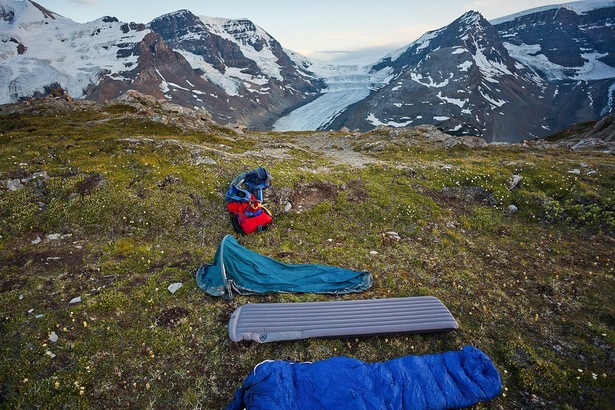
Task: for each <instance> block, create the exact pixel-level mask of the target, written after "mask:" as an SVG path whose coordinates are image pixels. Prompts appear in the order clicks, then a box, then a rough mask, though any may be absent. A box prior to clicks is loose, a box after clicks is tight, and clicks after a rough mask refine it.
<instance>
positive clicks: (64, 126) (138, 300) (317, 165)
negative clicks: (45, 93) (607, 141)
mask: <svg viewBox="0 0 615 410" xmlns="http://www.w3.org/2000/svg"><path fill="white" fill-rule="evenodd" d="M15 107H17V108H15ZM15 107H11V109H10V110H9V109H8V108H6V109H3V110H2V111H0V114H2V115H0V181H2V186H3V188H0V336H1V337H0V407H2V408H32V407H41V408H73V409H74V408H84V409H86V408H88V409H89V408H117V407H130V408H208V409H209V408H211V409H216V408H223V407H224V406H225V405H226V404H227V403H228V402H229V401H230V400H231V397H232V395H233V393H234V391H235V389H236V388H237V387H238V386H239V385H240V384H241V382H242V380H243V379H244V377H245V376H246V375H247V374H248V373H249V372H250V371H251V369H252V368H253V367H254V366H255V365H256V364H258V363H259V362H261V361H263V360H266V359H288V360H297V361H314V360H321V359H326V358H330V357H333V356H342V355H343V356H349V357H354V358H357V359H360V360H364V361H368V362H374V361H383V360H388V359H393V358H396V357H400V356H405V355H420V354H431V353H440V352H444V351H448V350H456V349H460V348H462V347H463V346H465V345H472V346H475V347H477V348H479V349H481V350H483V351H484V352H485V353H487V354H488V355H489V356H490V357H491V358H492V360H493V361H494V363H495V364H496V366H497V368H498V369H499V371H500V373H501V376H502V379H503V385H504V389H503V392H502V394H501V395H500V396H499V397H498V398H496V399H495V400H493V401H491V402H489V403H484V404H479V405H478V406H476V408H481V409H509V408H549V409H553V408H558V409H567V408H570V409H571V408H596V409H606V408H610V407H611V406H612V404H613V402H614V401H615V384H614V382H613V380H614V379H613V366H614V357H615V356H614V350H613V349H614V346H615V332H614V328H613V324H614V323H615V320H614V306H615V286H614V283H613V267H614V261H613V255H614V253H613V250H614V249H615V247H614V244H615V242H614V239H613V234H614V232H615V205H614V202H615V161H614V157H613V155H611V154H608V153H603V152H574V151H571V150H564V149H558V148H544V147H541V148H537V147H531V146H530V147H524V146H520V145H514V146H512V145H511V146H487V147H480V148H468V147H466V146H464V145H457V146H451V144H447V143H446V138H445V137H444V136H443V135H441V134H439V133H437V131H435V130H434V129H433V128H429V127H426V128H416V129H407V130H403V131H395V132H394V131H388V130H380V129H378V130H375V131H372V132H370V133H366V134H357V133H349V132H346V133H324V132H318V133H303V132H302V133H259V134H253V133H247V132H243V131H242V130H239V129H227V128H222V127H217V126H215V125H214V124H212V123H211V122H209V121H208V120H207V119H206V118H197V117H195V114H194V113H188V114H187V115H183V114H182V112H180V111H181V110H179V111H174V109H172V108H171V109H169V107H168V106H166V107H165V106H163V105H161V104H160V103H158V102H152V101H141V102H140V103H139V104H137V103H134V101H133V102H130V103H129V102H117V103H114V104H105V105H94V104H86V103H76V102H59V101H57V100H44V101H42V102H39V103H37V104H31V105H25V104H24V105H18V106H15ZM184 114H185V113H184ZM195 118H196V119H195ZM449 142H450V141H449ZM259 165H261V166H264V167H265V168H267V169H268V170H269V171H270V172H271V174H272V175H273V177H274V181H273V184H274V187H273V189H271V190H270V191H269V192H267V196H268V198H269V199H270V201H271V202H270V207H271V208H272V209H273V211H274V213H275V216H274V224H273V226H272V228H271V229H270V230H268V231H266V232H262V233H259V234H253V235H250V236H245V237H239V238H238V240H239V242H240V243H241V244H243V245H244V246H246V247H248V248H250V249H252V250H255V251H257V252H259V253H262V254H265V255H268V256H271V257H273V258H275V259H278V260H282V261H285V262H290V263H321V264H328V265H336V266H343V267H347V268H352V269H358V270H368V271H370V272H372V273H373V274H374V277H375V281H374V286H373V287H372V288H371V289H370V290H368V291H366V292H364V293H361V294H355V295H350V296H343V297H333V296H325V295H314V294H305V295H297V294H283V295H275V294H274V295H263V296H250V297H237V298H235V299H233V300H231V301H227V300H222V299H216V298H212V297H210V296H208V295H206V294H205V293H204V292H202V291H201V290H200V289H198V287H197V286H196V283H195V280H194V273H195V270H196V268H197V267H198V266H199V265H200V264H201V263H203V262H210V261H211V260H212V258H213V254H214V252H215V250H216V247H217V245H218V243H219V241H220V240H221V238H222V237H223V236H224V235H226V234H228V233H232V228H231V225H230V222H229V219H228V216H227V213H226V210H225V202H224V192H225V191H226V188H227V185H228V182H229V181H230V180H231V179H232V178H233V177H234V176H235V175H237V174H238V173H239V172H242V171H245V170H249V169H254V168H256V167H257V166H259ZM514 176H518V177H521V179H520V182H518V183H517V184H516V185H515V186H513V185H514V183H512V182H511V181H512V179H513V177H514ZM518 177H516V178H515V180H516V181H517V180H519V178H518ZM287 204H291V205H292V208H291V209H290V210H288V211H285V208H286V207H287ZM389 231H394V232H396V233H397V234H398V235H399V238H396V237H395V236H391V235H387V234H386V233H387V232H389ZM372 251H376V252H372ZM176 282H181V283H182V284H183V286H182V287H181V288H180V289H179V290H178V291H177V292H175V293H171V292H169V291H168V290H167V287H168V286H169V285H170V284H172V283H176ZM415 295H434V296H437V297H438V298H440V299H441V300H442V301H443V302H444V303H445V304H446V305H447V307H448V308H449V309H450V310H451V312H452V313H453V315H454V316H455V317H456V318H457V320H458V322H459V325H460V328H459V329H458V330H457V331H454V332H450V333H444V334H424V335H389V336H380V337H369V338H352V339H313V340H301V341H295V342H285V343H271V344H263V345H259V344H255V343H233V342H231V341H230V339H229V338H228V335H227V329H226V324H227V321H228V319H229V316H230V314H231V312H232V311H233V310H234V309H235V308H236V307H238V306H239V305H241V304H244V303H249V302H262V301H267V302H298V301H320V300H338V299H350V298H382V297H403V296H415ZM77 297H80V298H81V301H80V302H77V303H70V302H71V300H73V299H74V298H77ZM73 302H75V301H74V300H73ZM611 408H612V407H611Z"/></svg>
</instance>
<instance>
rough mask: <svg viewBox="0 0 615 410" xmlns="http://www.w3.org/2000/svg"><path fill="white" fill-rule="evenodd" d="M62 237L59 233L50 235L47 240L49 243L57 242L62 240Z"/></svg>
mask: <svg viewBox="0 0 615 410" xmlns="http://www.w3.org/2000/svg"><path fill="white" fill-rule="evenodd" d="M61 237H62V234H59V233H50V234H49V235H46V236H45V239H47V240H48V241H57V240H58V239H60V238H61Z"/></svg>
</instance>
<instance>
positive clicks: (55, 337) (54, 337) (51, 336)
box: [49, 332, 58, 343]
mask: <svg viewBox="0 0 615 410" xmlns="http://www.w3.org/2000/svg"><path fill="white" fill-rule="evenodd" d="M49 341H50V342H51V343H55V342H57V341H58V335H56V332H51V333H49Z"/></svg>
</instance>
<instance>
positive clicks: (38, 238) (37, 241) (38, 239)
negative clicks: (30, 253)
mask: <svg viewBox="0 0 615 410" xmlns="http://www.w3.org/2000/svg"><path fill="white" fill-rule="evenodd" d="M41 240H42V239H41V237H40V236H37V237H36V239H34V240H33V241H32V242H31V243H32V245H36V244H39V243H41Z"/></svg>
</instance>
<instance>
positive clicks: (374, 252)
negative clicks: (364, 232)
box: [369, 251, 378, 256]
mask: <svg viewBox="0 0 615 410" xmlns="http://www.w3.org/2000/svg"><path fill="white" fill-rule="evenodd" d="M369 254H370V255H371V256H376V255H378V251H369Z"/></svg>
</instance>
